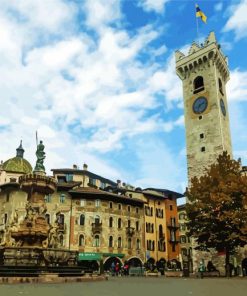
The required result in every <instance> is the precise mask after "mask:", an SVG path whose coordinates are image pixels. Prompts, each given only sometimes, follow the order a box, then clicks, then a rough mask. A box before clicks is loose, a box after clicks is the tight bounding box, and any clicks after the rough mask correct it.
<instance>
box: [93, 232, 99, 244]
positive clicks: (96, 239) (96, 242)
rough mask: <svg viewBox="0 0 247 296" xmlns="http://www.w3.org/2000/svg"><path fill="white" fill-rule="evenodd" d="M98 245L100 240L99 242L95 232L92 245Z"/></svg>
mask: <svg viewBox="0 0 247 296" xmlns="http://www.w3.org/2000/svg"><path fill="white" fill-rule="evenodd" d="M99 245H100V242H99V235H98V234H97V235H95V236H94V243H93V246H94V247H99Z"/></svg>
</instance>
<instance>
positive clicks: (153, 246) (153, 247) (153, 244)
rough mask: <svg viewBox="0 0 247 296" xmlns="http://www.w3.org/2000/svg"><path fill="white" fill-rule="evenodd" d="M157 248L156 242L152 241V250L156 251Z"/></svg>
mask: <svg viewBox="0 0 247 296" xmlns="http://www.w3.org/2000/svg"><path fill="white" fill-rule="evenodd" d="M154 250H155V243H154V241H152V251H154Z"/></svg>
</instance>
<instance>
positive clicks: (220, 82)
mask: <svg viewBox="0 0 247 296" xmlns="http://www.w3.org/2000/svg"><path fill="white" fill-rule="evenodd" d="M218 81H219V91H220V93H221V94H222V95H224V92H223V85H222V81H221V79H220V78H219V79H218Z"/></svg>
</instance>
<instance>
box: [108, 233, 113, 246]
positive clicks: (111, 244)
mask: <svg viewBox="0 0 247 296" xmlns="http://www.w3.org/2000/svg"><path fill="white" fill-rule="evenodd" d="M109 247H110V248H112V247H113V237H112V236H110V237H109Z"/></svg>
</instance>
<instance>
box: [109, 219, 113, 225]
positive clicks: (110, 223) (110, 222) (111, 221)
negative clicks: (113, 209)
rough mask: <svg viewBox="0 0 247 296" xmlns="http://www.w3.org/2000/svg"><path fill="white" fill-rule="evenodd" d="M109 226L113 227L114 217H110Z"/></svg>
mask: <svg viewBox="0 0 247 296" xmlns="http://www.w3.org/2000/svg"><path fill="white" fill-rule="evenodd" d="M109 227H113V218H112V217H110V218H109Z"/></svg>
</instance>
